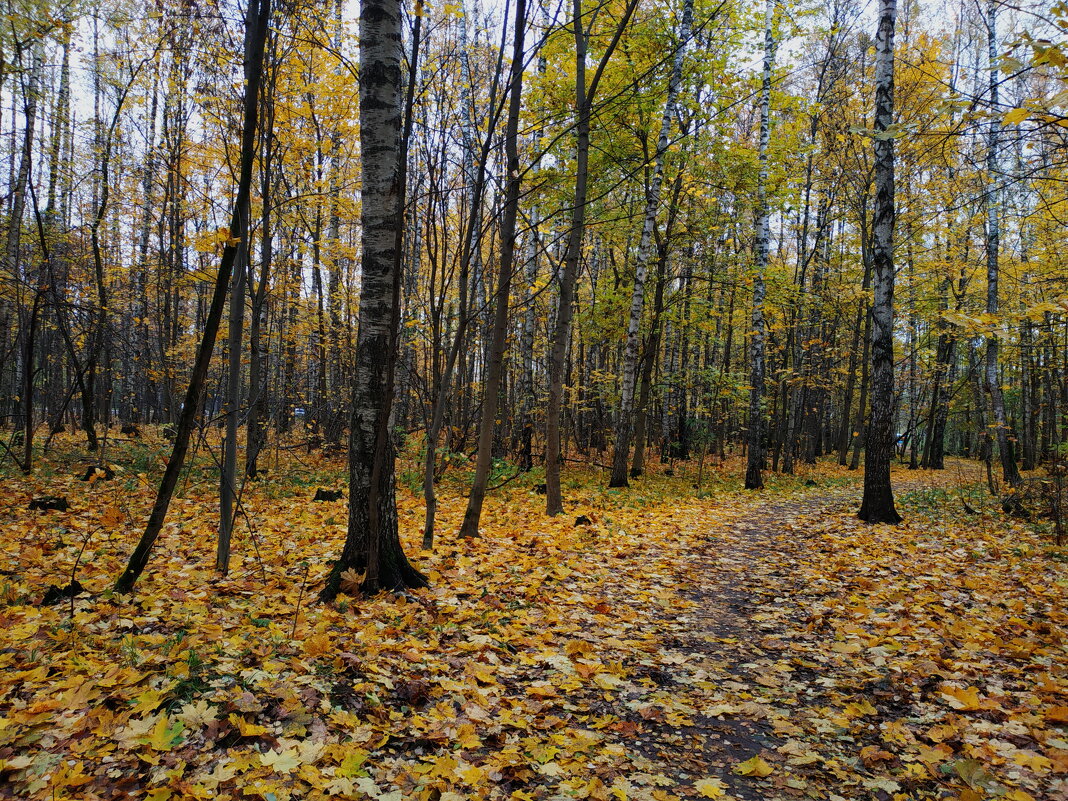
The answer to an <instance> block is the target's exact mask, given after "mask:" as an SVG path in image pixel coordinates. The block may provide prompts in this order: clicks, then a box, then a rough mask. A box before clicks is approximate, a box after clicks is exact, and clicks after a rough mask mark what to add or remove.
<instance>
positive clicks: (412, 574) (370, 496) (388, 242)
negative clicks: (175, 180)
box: [320, 0, 426, 601]
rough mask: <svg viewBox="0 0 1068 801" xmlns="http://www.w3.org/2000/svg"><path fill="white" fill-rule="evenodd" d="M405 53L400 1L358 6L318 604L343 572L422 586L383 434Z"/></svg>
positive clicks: (397, 242) (396, 264) (397, 246)
mask: <svg viewBox="0 0 1068 801" xmlns="http://www.w3.org/2000/svg"><path fill="white" fill-rule="evenodd" d="M416 41H418V40H416ZM402 50H403V48H402V44H401V6H400V0H364V2H363V5H362V7H361V10H360V159H361V165H362V179H363V180H362V190H361V193H362V196H361V211H360V221H361V225H362V235H361V238H362V243H361V246H362V261H361V271H362V281H361V286H360V311H359V333H358V334H357V343H356V365H355V375H354V381H353V384H354V386H353V391H352V423H351V429H350V434H349V521H348V533H347V536H346V538H345V546H344V549H343V550H342V553H341V556H340V558H339V559H338V560H337V561H336V562H335V563H334V566H333V569H332V570H331V572H330V575H329V577H328V579H327V583H326V586H325V587H324V588H323V591H322V593H321V594H320V599H321V600H324V601H331V600H333V599H334V598H335V597H336V596H337V594H338V592H339V591H340V586H341V574H342V573H343V572H345V571H346V570H350V569H352V570H356V571H359V570H361V569H362V570H365V571H366V573H365V576H364V580H363V591H364V592H366V593H373V592H376V591H377V590H378V589H379V588H382V587H384V588H389V589H402V588H405V587H421V586H425V585H426V579H425V578H424V576H423V575H422V574H421V573H420V572H419V571H418V570H416V569H415V568H414V567H413V566H412V565H411V564H409V562H408V559H407V557H406V556H405V555H404V551H403V550H402V548H401V544H400V537H399V533H398V530H397V501H396V485H395V481H394V456H395V454H394V450H393V445H392V441H391V436H390V431H389V415H390V407H391V404H392V399H393V383H392V382H393V379H394V375H393V372H394V370H393V368H394V364H395V353H396V340H397V325H398V322H399V311H400V310H399V303H400V299H399V297H398V296H399V294H400V293H399V289H400V284H399V280H400V269H401V261H400V250H401V244H402V235H403V222H404V185H405V173H406V154H405V146H404V141H405V140H404V139H402V136H401V85H402V79H401V62H402V60H403V59H402V56H403V53H402ZM417 59H418V52H413V55H412V64H413V65H414V64H415V63H416V62H417Z"/></svg>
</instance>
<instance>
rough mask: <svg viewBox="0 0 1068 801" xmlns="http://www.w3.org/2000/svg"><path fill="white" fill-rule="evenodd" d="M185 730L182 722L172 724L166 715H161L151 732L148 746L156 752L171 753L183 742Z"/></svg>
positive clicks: (177, 721)
mask: <svg viewBox="0 0 1068 801" xmlns="http://www.w3.org/2000/svg"><path fill="white" fill-rule="evenodd" d="M184 729H185V726H183V725H182V722H181V721H179V720H176V721H174V722H173V723H171V722H170V719H169V718H168V717H167V716H166V715H160V716H159V717H158V718H157V719H156V725H155V726H153V727H152V731H151V732H149V735H148V740H147V744H148V745H149V746H151V747H152V748H153V749H155V750H156V751H170V750H171V749H172V748H174V746H176V745H178V743H179V742H181V740H182V731H183V730H184Z"/></svg>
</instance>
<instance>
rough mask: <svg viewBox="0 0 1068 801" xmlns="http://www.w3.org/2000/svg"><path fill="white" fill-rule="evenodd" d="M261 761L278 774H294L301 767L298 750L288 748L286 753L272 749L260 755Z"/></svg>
mask: <svg viewBox="0 0 1068 801" xmlns="http://www.w3.org/2000/svg"><path fill="white" fill-rule="evenodd" d="M260 761H261V762H262V763H263V764H264V766H265V767H268V768H271V769H272V770H275V771H277V772H278V773H292V772H293V771H295V770H296V769H297V768H299V767H300V758H299V757H298V756H297V752H296V750H294V749H292V748H287V749H286V750H284V751H275V750H274V749H271V750H270V751H268V752H267V753H265V754H260Z"/></svg>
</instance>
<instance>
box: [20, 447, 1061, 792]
mask: <svg viewBox="0 0 1068 801" xmlns="http://www.w3.org/2000/svg"><path fill="white" fill-rule="evenodd" d="M163 452H165V444H164V443H162V442H159V443H154V441H152V440H151V438H149V439H148V440H146V441H145V442H141V443H133V444H129V445H127V446H126V448H125V449H122V448H119V447H116V448H115V449H114V450H113V451H112V453H111V459H112V463H113V465H114V467H115V468H116V474H115V476H114V478H113V479H110V480H103V479H102V478H100V479H98V480H92V481H88V482H82V481H81V480H80V479H81V478H82V476H83V475H84V473H85V467H84V465H81V466H79V465H78V464H77V462H76V461H75V455H74V454H75V453H76V451H75V450H73V446H71V450H69V451H64V450H63V449H62V447H61V448H60V449H59V451H58V454H57V455H56V456H54V458H53V459H52V460H51V461H49V462H47V463H46V464H44V465H43V466H42V468H41V469H40V470H39V471H38V473H37V474H36V475H35V476H34V477H32V478H29V479H26V478H21V477H16V476H15V475H12V474H5V476H4V478H3V486H4V492H3V497H2V498H0V525H2V526H3V528H2V531H3V535H2V541H0V548H2V553H3V556H2V560H3V561H2V574H0V630H2V631H3V632H4V637H3V642H2V643H0V797H18V798H22V797H28V798H41V799H51V798H55V799H74V798H77V799H94V798H123V797H137V798H146V799H152V800H153V801H164V800H165V799H178V798H203V799H208V798H252V799H256V798H260V799H272V800H273V801H285V800H286V799H316V798H353V799H363V798H378V799H391V800H399V799H408V798H412V799H428V800H429V801H459V800H460V799H467V798H494V799H496V798H500V799H504V798H514V799H527V800H529V799H557V800H561V801H562V800H563V799H620V800H621V801H625V800H626V799H635V800H638V799H661V800H663V801H668V800H670V799H693V798H724V799H727V798H735V799H794V798H797V799H803V798H815V799H863V798H873V799H891V798H892V799H926V798H932V799H933V798H951V799H961V801H977V800H978V799H986V798H991V799H993V798H1004V799H1010V801H1027V799H1033V800H1034V801H1039V800H1040V799H1050V800H1051V801H1052V800H1053V799H1068V677H1066V675H1065V674H1066V670H1068V659H1066V650H1065V648H1066V646H1065V642H1066V641H1065V633H1066V627H1068V616H1066V614H1065V610H1064V603H1063V600H1062V599H1063V596H1064V590H1065V585H1066V580H1068V573H1066V570H1065V559H1066V558H1068V555H1066V553H1065V552H1064V551H1062V550H1061V549H1058V548H1056V547H1053V546H1052V545H1051V544H1050V542H1049V540H1048V537H1046V536H1045V534H1044V532H1043V531H1041V530H1039V531H1034V530H1031V529H1030V528H1028V527H1025V526H1024V525H1022V524H1020V523H1017V522H1013V521H1009V520H1007V519H1006V518H1005V517H1004V515H1003V514H1001V512H1000V510H998V509H997V506H996V504H994V503H993V502H991V501H989V500H986V499H984V497H983V495H982V492H981V491H980V490H978V489H977V488H976V486H975V480H974V477H973V475H972V473H971V472H970V471H969V470H968V468H967V467H964V468H961V467H957V468H955V469H953V470H949V471H945V472H943V473H941V474H930V473H916V472H911V473H910V472H908V471H902V472H900V473H897V472H895V481H896V482H897V484H898V497H899V506H900V508H901V510H902V511H903V513H904V514H905V516H906V522H905V523H904V524H903V525H901V526H898V527H893V528H890V527H884V526H875V527H868V526H865V525H863V524H860V523H859V522H857V521H855V519H854V518H853V511H854V509H855V506H856V502H857V497H858V491H859V490H858V483H857V481H858V478H859V477H858V476H857V475H856V474H850V473H846V472H844V471H839V470H838V468H837V467H831V466H825V465H821V466H819V467H816V468H812V467H810V468H805V470H806V471H807V472H804V473H803V474H800V475H798V476H795V477H771V479H770V481H769V488H768V489H767V490H766V491H765V492H763V493H760V494H756V495H754V494H744V493H742V492H741V491H740V490H739V489H738V484H739V482H738V476H739V475H740V466H739V465H738V464H727V465H724V466H721V467H716V468H714V469H713V470H711V471H709V469H708V467H707V466H706V467H705V470H704V476H703V484H702V491H701V492H700V493H698V491H697V490H695V488H694V481H695V477H696V469H697V468H696V465H690V466H686V465H676V466H675V469H674V471H673V473H674V475H671V476H668V475H666V473H665V472H663V471H661V472H660V473H658V474H655V475H652V476H648V477H645V478H643V479H641V480H639V481H637V482H635V484H634V486H633V487H632V488H631V489H629V490H622V491H620V490H605V489H602V487H603V481H602V478H603V477H602V476H600V475H599V474H598V473H596V472H594V471H588V472H587V471H578V472H572V473H569V478H568V486H566V487H565V490H566V494H567V496H568V498H569V500H570V504H569V514H568V516H567V517H566V518H558V519H547V518H545V517H544V515H543V514H542V504H543V501H544V499H543V497H542V496H539V495H538V494H536V492H535V484H536V481H537V480H538V479H537V477H536V476H535V475H532V476H530V477H524V478H521V479H518V480H516V481H513V482H511V483H509V484H508V485H507V486H506V487H505V488H504V489H503V490H501V491H499V492H498V493H496V494H495V495H494V496H493V497H492V499H491V500H490V501H489V502H488V503H487V508H486V511H485V514H484V523H485V525H484V528H483V537H482V538H481V539H478V540H474V541H470V542H457V541H456V539H455V537H454V536H453V533H454V532H455V531H456V529H457V525H458V522H459V520H460V517H461V515H462V512H463V498H462V486H463V484H462V481H461V480H459V479H460V478H461V477H460V476H459V474H457V478H456V480H455V483H453V484H450V483H449V480H446V481H445V482H443V487H442V495H443V498H442V508H441V513H440V523H441V526H440V531H441V532H442V535H441V537H440V543H439V545H438V547H437V548H436V549H435V551H434V552H433V553H430V552H421V551H419V550H418V548H417V545H416V544H417V541H418V536H419V528H420V526H421V523H422V505H421V503H420V502H419V500H418V498H417V496H416V494H415V493H413V492H412V491H411V488H408V487H406V486H402V487H401V488H400V490H399V493H398V494H399V505H400V517H401V521H402V531H403V534H404V537H405V540H406V542H407V546H408V550H409V553H410V554H411V556H412V558H413V561H415V562H416V563H417V564H418V565H419V566H420V567H421V568H422V569H423V570H424V571H425V572H426V573H427V574H428V577H429V579H430V582H431V587H430V589H428V590H424V591H418V592H415V593H412V594H409V595H406V596H394V595H381V596H378V597H376V598H373V599H363V598H358V597H356V598H346V599H344V600H342V601H340V602H339V603H338V604H336V605H333V606H320V605H315V604H313V603H310V601H311V599H313V598H314V596H315V592H316V591H317V589H318V587H319V585H320V583H321V580H322V578H323V576H324V574H325V571H326V570H327V568H328V565H329V561H330V559H331V557H333V556H334V555H335V554H336V553H337V552H338V551H339V548H340V542H341V539H342V537H343V533H344V532H343V528H344V521H345V507H344V500H343V499H342V500H339V501H334V502H319V503H313V502H311V501H310V499H311V498H312V496H313V495H314V494H315V490H316V489H317V487H319V486H322V487H326V488H336V487H337V486H340V482H341V479H340V476H341V465H340V464H337V463H330V462H326V461H321V460H320V459H319V458H318V457H308V458H306V459H305V461H303V462H299V461H296V460H295V458H294V457H287V458H286V459H284V460H283V461H282V463H281V464H276V465H274V466H273V467H272V470H271V472H270V473H269V475H268V477H267V478H266V479H264V480H262V481H260V482H257V483H256V485H255V486H254V487H251V488H250V489H249V490H248V491H247V492H246V495H245V497H244V508H245V511H246V513H247V517H246V518H245V521H244V522H245V524H246V525H245V527H244V528H243V529H242V533H241V534H240V535H239V537H238V539H237V542H236V553H235V559H234V569H233V570H232V571H231V573H230V575H229V576H227V577H225V578H220V577H218V576H216V575H215V574H214V572H213V570H212V564H213V554H214V529H215V522H214V511H213V504H212V496H213V493H214V481H213V475H212V472H211V470H210V469H208V465H207V464H206V465H205V466H204V467H201V468H194V470H193V471H192V472H191V473H190V476H189V478H188V480H187V482H186V484H185V485H184V486H183V488H182V496H181V498H179V499H178V500H177V501H176V503H175V505H174V506H173V507H172V513H171V517H170V521H171V522H170V523H169V524H168V526H167V527H166V529H165V531H164V534H163V535H162V537H161V539H160V542H159V543H158V545H157V548H156V551H155V553H154V555H153V559H152V562H151V564H150V568H149V571H150V572H149V573H148V574H146V575H145V576H144V578H143V579H142V581H141V583H140V584H139V585H138V588H137V590H136V592H135V593H134V594H133V595H131V596H115V595H112V594H111V593H110V592H109V590H108V588H109V587H110V585H111V584H112V583H113V581H114V579H115V577H116V576H117V575H118V573H119V571H120V569H121V567H122V565H123V563H124V561H123V560H124V559H125V557H126V556H127V555H128V554H129V552H130V550H131V548H132V546H133V544H134V542H136V539H137V537H138V536H139V535H140V532H141V527H142V525H143V522H144V520H145V518H146V516H147V510H148V507H149V505H150V504H151V500H152V492H153V489H154V481H155V478H156V475H157V474H158V469H159V464H158V457H159V455H160V454H162V453H163ZM65 454H66V455H65ZM403 477H404V474H403V472H402V478H403ZM44 495H50V496H62V497H65V498H66V499H67V500H68V502H69V509H67V510H66V511H62V510H49V511H31V510H30V509H29V508H28V504H29V502H30V501H31V499H32V498H35V497H37V498H39V497H41V496H44ZM965 502H966V503H965ZM966 504H967V505H966ZM965 508H967V509H969V510H971V512H966V511H965ZM580 516H585V518H587V521H588V522H587V521H583V523H581V524H576V519H577V518H579V517H580ZM250 526H251V528H250ZM72 580H76V581H77V582H78V585H80V587H81V588H82V589H83V592H81V593H80V594H77V595H75V596H73V597H66V595H65V594H63V593H62V590H64V589H65V588H67V587H68V586H69V585H70V583H71V582H72ZM50 587H54V588H55V589H53V590H52V591H51V593H49V588H50ZM77 589H78V587H77V586H76V587H75V590H77ZM46 595H48V596H49V597H48V598H47V599H46V597H45V596H46ZM45 600H48V601H49V602H50V603H47V604H45V603H42V602H43V601H45Z"/></svg>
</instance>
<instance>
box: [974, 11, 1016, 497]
mask: <svg viewBox="0 0 1068 801" xmlns="http://www.w3.org/2000/svg"><path fill="white" fill-rule="evenodd" d="M986 24H987V57H988V59H989V61H988V67H989V70H990V115H991V116H990V127H989V129H988V130H987V143H986V148H987V150H986V181H987V187H986V192H985V193H983V202H984V205H985V206H986V282H987V283H986V312H987V314H988V315H991V317H996V316H997V314H998V277H999V274H998V270H999V266H998V256H999V254H998V250H999V246H1000V221H999V219H998V215H999V211H1000V209H999V205H1000V191H999V189H998V182H999V181H1000V180H1001V178H1000V175H999V172H1000V167H999V166H998V147H999V143H998V139H999V136H998V134H999V133H1000V128H1001V120H1000V114H1001V111H1000V109H999V108H998V81H999V71H998V54H997V0H989V2H988V3H987V12H986ZM994 324H995V325H996V323H994ZM999 347H1000V343H999V337H998V335H997V333H996V332H994V333H991V334H990V335H989V336H988V337H987V340H986V364H985V374H986V391H987V393H988V394H989V395H990V406H991V411H992V412H993V417H994V426H995V429H996V435H997V442H998V454H999V456H1000V457H1001V475H1002V478H1003V479H1004V480H1005V483H1006V484H1008V485H1009V487H1010V488H1015V487H1017V486H1019V485H1020V482H1021V479H1020V471H1019V468H1017V466H1016V454H1015V452H1014V448H1013V443H1012V440H1011V439H1010V437H1009V423H1008V419H1007V417H1006V415H1005V396H1004V394H1003V393H1002V391H1001V383H1000V382H999V381H998V351H999Z"/></svg>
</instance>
